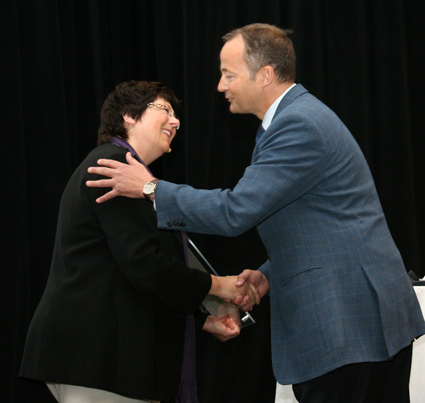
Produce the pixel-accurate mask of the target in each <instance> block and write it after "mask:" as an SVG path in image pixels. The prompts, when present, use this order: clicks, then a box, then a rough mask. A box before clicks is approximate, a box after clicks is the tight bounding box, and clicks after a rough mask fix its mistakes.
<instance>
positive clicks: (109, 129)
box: [97, 81, 180, 145]
mask: <svg viewBox="0 0 425 403" xmlns="http://www.w3.org/2000/svg"><path fill="white" fill-rule="evenodd" d="M158 98H162V99H164V100H165V101H167V102H169V103H170V105H171V106H172V107H173V109H176V107H177V106H178V104H179V103H180V101H179V100H178V99H177V98H176V96H175V95H174V94H173V92H172V91H171V90H170V89H169V88H168V87H166V86H165V85H164V84H162V83H159V82H155V81H126V82H123V83H121V84H118V85H117V86H116V88H115V90H113V91H112V92H111V93H109V95H108V96H107V97H106V99H105V102H104V103H103V106H102V110H101V112H100V127H99V132H98V137H97V144H98V145H100V144H103V143H108V142H109V141H110V139H111V137H113V136H120V137H121V138H123V139H125V140H126V139H127V138H128V134H127V129H126V128H125V125H124V119H123V116H124V115H129V116H131V117H132V118H133V119H134V120H139V119H140V118H141V117H142V115H143V112H144V111H145V110H146V108H147V104H148V103H150V102H154V101H155V100H156V99H158Z"/></svg>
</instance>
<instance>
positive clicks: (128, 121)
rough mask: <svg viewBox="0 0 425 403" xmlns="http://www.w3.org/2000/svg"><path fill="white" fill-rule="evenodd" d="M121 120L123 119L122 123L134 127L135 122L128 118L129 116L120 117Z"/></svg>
mask: <svg viewBox="0 0 425 403" xmlns="http://www.w3.org/2000/svg"><path fill="white" fill-rule="evenodd" d="M122 118H123V119H124V122H125V123H127V124H129V125H135V124H136V121H135V120H134V119H133V118H132V117H131V116H130V115H127V114H125V115H122Z"/></svg>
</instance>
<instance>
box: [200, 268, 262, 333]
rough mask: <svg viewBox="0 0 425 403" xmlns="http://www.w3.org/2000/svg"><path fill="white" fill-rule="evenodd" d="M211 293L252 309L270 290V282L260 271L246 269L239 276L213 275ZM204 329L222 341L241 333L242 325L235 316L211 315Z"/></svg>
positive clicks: (244, 307)
mask: <svg viewBox="0 0 425 403" xmlns="http://www.w3.org/2000/svg"><path fill="white" fill-rule="evenodd" d="M211 278H212V285H211V289H210V292H209V294H210V295H215V296H217V297H220V298H222V299H223V300H224V302H228V303H232V304H233V305H236V306H237V307H238V308H239V309H241V310H242V311H244V312H246V311H251V310H252V308H253V306H254V305H257V304H259V303H260V300H261V298H262V297H263V296H264V295H265V294H266V293H267V292H268V291H269V289H270V284H269V282H268V280H267V279H266V277H265V276H264V274H263V273H261V272H260V271H253V270H244V271H243V272H242V273H241V274H239V276H226V277H217V276H214V275H211ZM203 330H206V331H208V332H210V333H212V334H213V335H214V336H215V337H216V338H217V339H219V340H220V341H227V340H229V339H232V338H234V337H236V336H238V335H239V333H240V326H239V323H238V321H237V320H235V318H232V317H231V316H226V317H224V318H221V319H217V318H215V317H213V316H209V317H208V318H207V320H206V322H205V324H204V327H203Z"/></svg>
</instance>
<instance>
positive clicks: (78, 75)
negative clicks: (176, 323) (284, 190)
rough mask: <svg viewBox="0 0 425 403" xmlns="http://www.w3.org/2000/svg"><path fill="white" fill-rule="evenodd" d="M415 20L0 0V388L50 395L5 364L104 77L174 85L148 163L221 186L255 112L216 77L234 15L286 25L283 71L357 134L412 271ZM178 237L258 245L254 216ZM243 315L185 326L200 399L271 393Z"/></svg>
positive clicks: (261, 350)
mask: <svg viewBox="0 0 425 403" xmlns="http://www.w3.org/2000/svg"><path fill="white" fill-rule="evenodd" d="M424 21H425V3H424V2H423V1H418V0H415V1H414V0H374V1H350V0H348V1H341V0H293V1H290V0H280V1H272V0H262V1H249V0H245V1H229V0H227V1H218V0H203V1H199V0H191V1H189V0H184V1H178V0H169V1H166V0H161V1H154V0H149V1H147V0H146V1H143V0H138V1H137V0H99V1H94V0H93V1H62V0H8V1H2V2H1V3H0V30H1V35H0V57H1V59H0V72H1V76H0V113H1V116H2V119H1V121H2V122H3V126H2V127H3V130H2V132H3V146H2V163H3V164H2V169H1V173H2V175H1V178H2V186H1V194H2V197H1V200H2V203H3V209H2V221H1V224H2V225H1V229H2V242H1V245H2V249H3V250H2V270H1V282H0V287H1V289H0V292H1V298H2V303H1V318H2V330H1V338H0V341H1V346H0V349H1V350H0V351H1V368H2V371H1V372H2V376H1V377H0V385H1V387H0V400H1V401H4V402H16V403H29V402H31V403H36V402H53V399H52V398H51V397H50V396H49V394H48V392H47V389H46V387H45V386H44V385H42V384H39V383H36V382H30V381H27V380H22V379H19V378H18V376H17V375H18V371H19V367H20V360H21V356H22V350H23V345H24V341H25V335H26V331H27V328H28V325H29V321H30V319H31V317H32V314H33V312H34V310H35V308H36V306H37V303H38V301H39V299H40V297H41V294H42V292H43V289H44V286H45V283H46V279H47V276H48V272H49V265H50V259H51V254H52V248H53V241H54V236H55V227H56V219H57V213H58V206H59V201H60V197H61V194H62V191H63V189H64V187H65V184H66V183H67V180H68V178H69V177H70V175H71V173H72V172H73V170H74V169H75V168H76V167H77V165H78V164H79V162H80V161H82V159H83V158H84V157H85V156H86V154H87V153H88V152H89V151H90V150H91V149H92V148H93V147H95V144H96V137H97V128H98V125H99V111H100V108H101V105H102V102H103V100H104V98H105V96H106V95H107V94H108V93H109V92H110V91H111V90H112V89H113V88H114V86H115V85H116V84H118V83H120V82H122V81H125V80H130V79H137V80H159V81H163V82H165V83H166V84H167V85H168V86H169V87H171V88H172V89H173V90H174V91H175V93H176V94H177V96H178V97H179V98H180V99H182V100H183V103H182V107H181V109H180V111H179V115H180V116H181V118H182V125H181V130H180V131H179V133H178V136H177V138H176V139H175V141H174V143H173V147H172V148H173V152H172V153H171V154H169V155H165V156H164V157H163V158H162V159H161V160H159V161H157V162H155V163H154V164H152V169H153V171H154V173H155V174H156V175H157V176H158V177H162V178H165V179H168V180H171V181H174V182H177V183H188V184H190V185H193V186H195V187H200V188H216V187H221V188H227V187H233V186H234V185H235V184H236V183H237V180H238V179H239V178H240V177H241V175H242V174H243V172H244V169H245V167H246V166H247V165H248V164H249V163H250V157H251V152H252V149H253V146H254V137H255V132H256V129H257V126H258V124H259V121H258V119H257V118H255V117H253V116H248V115H246V116H245V115H236V116H234V115H231V114H230V113H229V111H228V104H227V102H226V101H225V100H224V97H223V95H222V94H220V93H218V92H217V91H216V86H217V83H218V79H219V58H218V55H219V51H220V48H221V46H222V41H221V36H222V35H224V34H225V33H227V32H228V31H230V30H231V29H233V28H237V27H240V26H242V25H245V24H249V23H253V22H267V23H271V24H275V25H278V26H280V27H284V28H291V29H293V31H294V33H293V36H292V38H293V41H294V45H295V48H296V51H297V56H298V67H297V82H299V83H302V84H303V85H304V86H305V87H306V88H307V89H309V90H310V92H312V93H313V94H314V95H316V96H317V97H318V98H320V99H321V100H322V101H323V102H325V103H326V104H327V105H329V106H330V107H331V108H332V109H334V110H335V112H336V113H337V114H338V115H339V116H340V117H341V118H342V120H343V121H344V122H345V124H346V125H347V126H348V127H349V129H350V130H351V132H352V133H353V135H354V137H355V138H356V139H357V141H358V142H359V144H360V146H361V148H362V149H363V151H364V153H365V155H366V158H367V160H368V162H369V164H370V167H371V170H372V173H373V175H374V178H375V181H376V185H377V188H378V192H379V195H380V198H381V202H382V205H383V208H384V211H385V213H386V216H387V220H388V224H389V226H390V229H391V232H392V234H393V237H394V239H395V242H396V244H397V245H398V247H399V249H400V251H401V253H402V255H403V258H404V260H405V263H406V267H407V269H408V270H414V271H415V272H416V273H417V274H418V275H420V276H421V277H422V276H424V275H425V270H424V264H423V263H424V252H423V249H424V238H425V236H424V212H423V204H424V191H423V175H424V173H425V170H424V162H423V156H424V142H425V139H424V114H425V108H424V101H423V99H424V92H425V77H424V53H425V49H424V44H425V33H424V32H425V31H424ZM192 237H193V238H194V239H195V240H196V242H197V243H198V246H199V247H200V248H201V249H202V251H203V252H204V254H205V255H206V256H207V258H208V259H209V260H210V261H211V263H212V264H213V266H214V267H215V268H216V270H218V271H219V272H220V274H223V275H225V274H237V273H239V272H240V271H241V270H242V269H244V268H257V267H258V266H259V265H260V264H261V263H263V261H264V260H265V256H266V254H265V251H264V248H263V246H262V244H261V242H260V241H259V238H258V236H257V233H256V232H255V230H251V231H249V232H247V233H245V234H243V235H242V236H240V237H237V238H233V239H228V238H221V237H215V236H199V235H193V236H192ZM253 316H254V317H255V319H256V320H257V323H256V324H255V325H253V326H251V327H249V328H247V329H245V330H243V331H242V334H241V336H240V337H239V338H237V339H235V340H232V341H229V342H227V343H224V344H223V343H220V342H218V341H217V340H215V339H214V338H213V337H211V336H210V335H207V334H203V333H202V332H199V334H198V383H199V394H200V399H201V403H222V402H224V403H226V402H229V403H230V402H236V403H251V402H252V403H267V402H273V401H274V386H275V380H274V378H273V374H272V368H271V360H270V329H269V303H268V301H267V300H266V299H264V301H263V303H262V304H261V305H260V306H258V307H256V308H255V310H254V311H253ZM170 331H172V329H170Z"/></svg>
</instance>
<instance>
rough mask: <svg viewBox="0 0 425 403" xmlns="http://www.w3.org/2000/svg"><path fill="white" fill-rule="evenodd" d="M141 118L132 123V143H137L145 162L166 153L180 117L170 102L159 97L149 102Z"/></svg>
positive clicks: (129, 131) (137, 148) (130, 132)
mask: <svg viewBox="0 0 425 403" xmlns="http://www.w3.org/2000/svg"><path fill="white" fill-rule="evenodd" d="M149 105H150V106H148V108H147V109H146V110H145V112H144V113H143V115H142V117H141V118H140V120H138V121H137V122H135V123H134V125H131V124H130V129H129V130H128V134H129V140H130V143H133V142H134V143H135V145H137V147H134V145H133V147H134V148H136V151H137V152H138V153H139V154H140V157H141V158H142V159H143V160H144V161H145V163H148V162H149V163H150V162H152V161H154V160H156V159H157V158H159V157H160V156H161V155H162V154H164V153H166V152H167V151H168V150H169V148H170V144H171V141H172V140H173V138H174V137H175V135H176V132H177V127H178V126H179V125H180V121H179V119H178V118H177V117H176V116H175V114H174V111H173V108H172V107H171V105H170V103H169V102H167V101H165V100H164V99H162V98H157V99H156V100H155V101H154V102H152V103H151V104H149Z"/></svg>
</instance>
